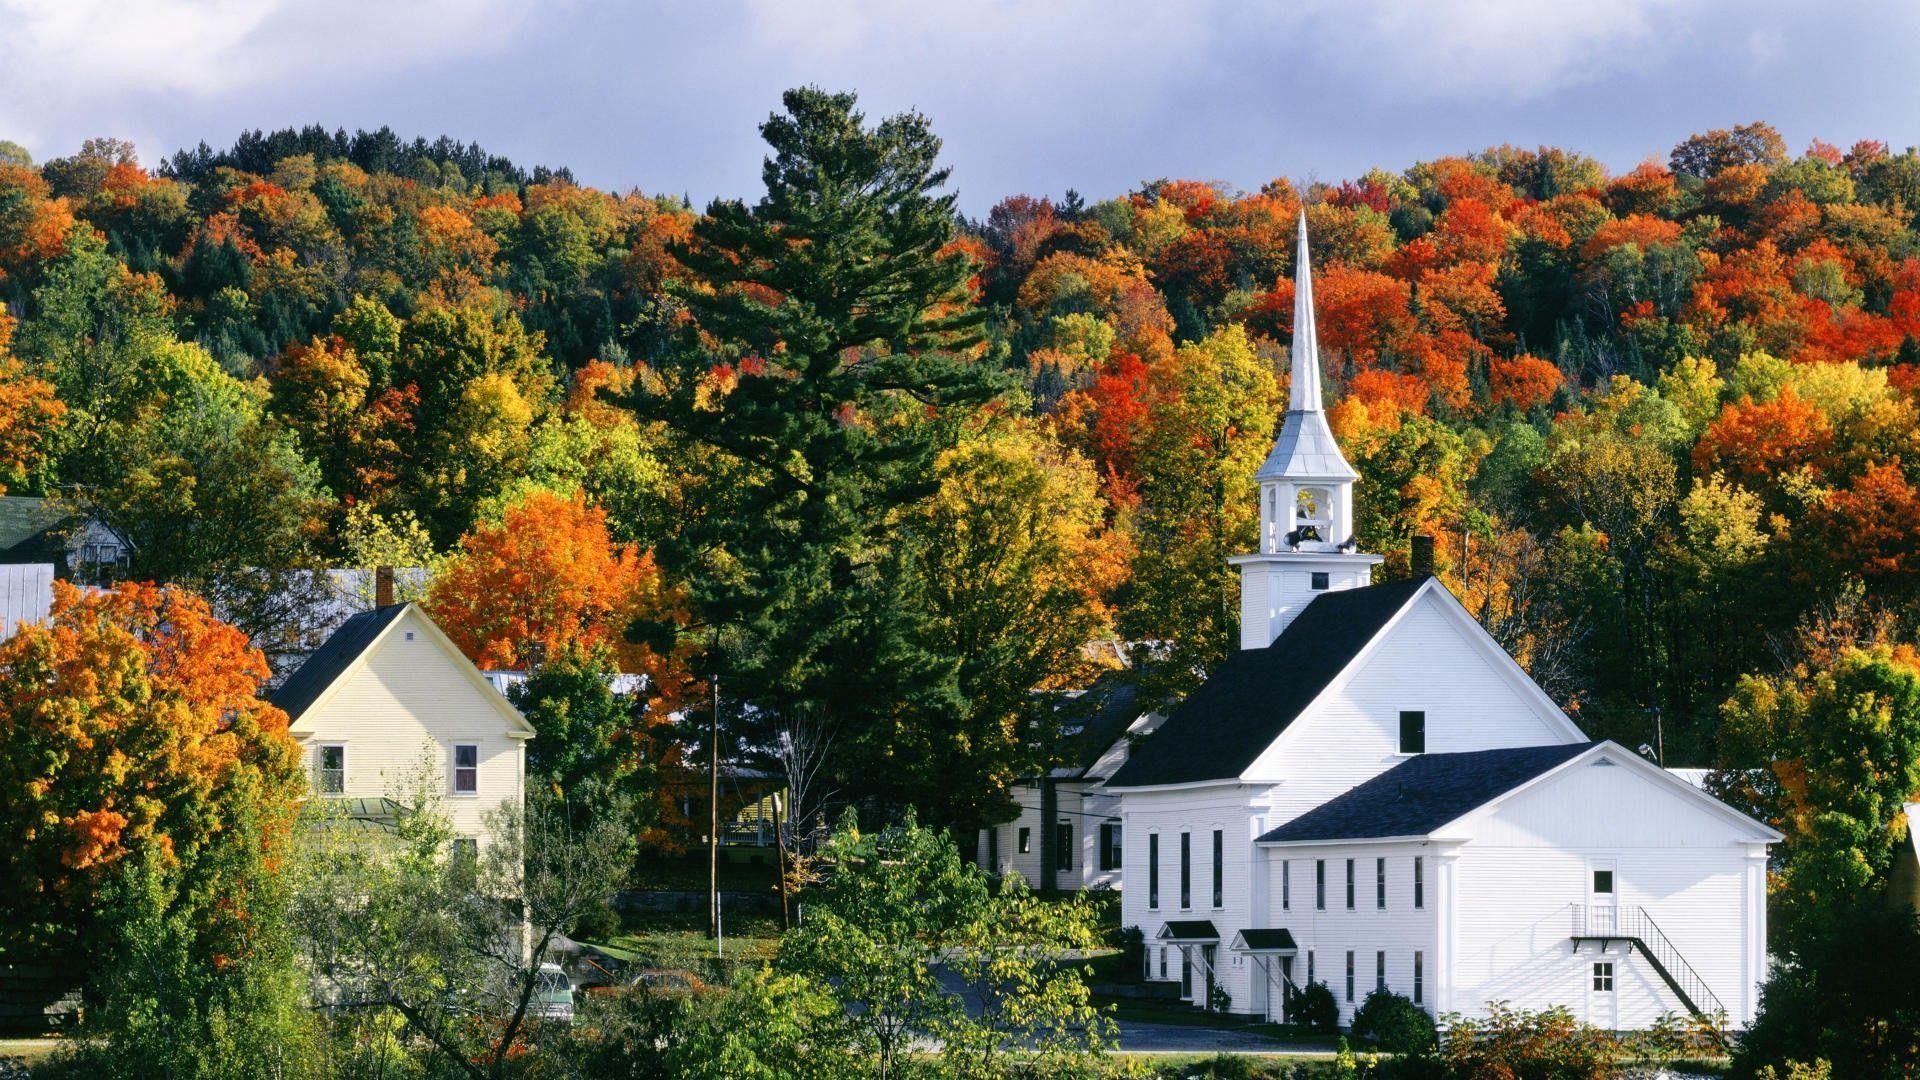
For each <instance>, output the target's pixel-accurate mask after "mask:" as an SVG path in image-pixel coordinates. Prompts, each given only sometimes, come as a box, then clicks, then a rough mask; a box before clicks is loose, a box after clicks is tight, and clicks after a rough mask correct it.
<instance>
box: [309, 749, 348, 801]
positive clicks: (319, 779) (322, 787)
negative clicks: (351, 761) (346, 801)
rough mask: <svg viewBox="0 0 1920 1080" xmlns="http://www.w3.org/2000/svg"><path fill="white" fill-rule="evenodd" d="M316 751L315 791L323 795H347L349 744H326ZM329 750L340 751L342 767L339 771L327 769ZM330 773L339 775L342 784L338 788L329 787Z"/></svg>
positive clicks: (314, 764)
mask: <svg viewBox="0 0 1920 1080" xmlns="http://www.w3.org/2000/svg"><path fill="white" fill-rule="evenodd" d="M314 749H315V755H314V760H313V786H314V788H315V790H317V791H318V792H319V793H320V794H322V795H345V794H346V793H347V744H346V743H343V742H324V743H321V744H319V745H318V746H316V747H315V748H314ZM329 750H338V751H340V767H339V768H338V769H328V768H327V751H329ZM329 772H334V773H338V774H339V776H340V784H339V786H338V787H334V788H329V787H327V774H328V773H329Z"/></svg>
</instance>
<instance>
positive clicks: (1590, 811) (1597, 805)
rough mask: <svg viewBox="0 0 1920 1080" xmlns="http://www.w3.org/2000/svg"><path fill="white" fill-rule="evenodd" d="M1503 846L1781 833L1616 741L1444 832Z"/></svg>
mask: <svg viewBox="0 0 1920 1080" xmlns="http://www.w3.org/2000/svg"><path fill="white" fill-rule="evenodd" d="M1442 832H1443V833H1445V834H1448V835H1453V834H1458V835H1459V836H1461V837H1462V838H1463V839H1465V838H1471V839H1472V840H1473V842H1475V843H1477V844H1486V845H1497V846H1502V847H1539V846H1551V847H1560V848H1574V849H1580V848H1620V849H1628V848H1675V847H1683V848H1684V847H1719V846H1724V845H1727V844H1738V843H1756V842H1763V841H1767V842H1770V841H1774V840H1778V839H1779V834H1778V833H1776V832H1774V831H1773V830H1772V829H1769V828H1767V827H1766V826H1765V825H1762V824H1761V823H1759V822H1757V821H1754V820H1752V819H1751V818H1748V817H1746V816H1745V815H1743V814H1741V813H1739V812H1738V811H1736V810H1734V809H1733V808H1731V807H1729V806H1727V805H1725V804H1724V803H1721V802H1719V801H1718V800H1716V799H1714V798H1713V797H1712V796H1710V795H1707V794H1705V793H1704V792H1702V791H1700V790H1698V789H1697V788H1694V787H1693V786H1692V785H1690V784H1688V783H1687V782H1686V781H1684V780H1681V779H1679V778H1678V777H1675V776H1673V775H1671V774H1669V773H1666V772H1664V771H1663V770H1661V769H1659V768H1658V767H1656V766H1654V765H1653V764H1652V763H1650V762H1648V761H1646V760H1645V759H1643V758H1640V757H1637V756H1636V755H1634V754H1633V752H1632V751H1630V750H1628V749H1626V748H1625V747H1623V746H1620V745H1618V744H1616V743H1602V744H1600V746H1599V748H1598V750H1597V752H1595V753H1593V754H1590V755H1588V756H1586V757H1584V758H1582V759H1580V760H1577V761H1574V762H1572V763H1571V764H1569V765H1567V766H1566V767H1564V768H1561V769H1558V770H1556V771H1554V772H1552V773H1550V774H1548V775H1546V776H1543V777H1541V778H1540V779H1539V780H1538V781H1537V782H1535V783H1533V784H1531V785H1529V786H1526V787H1524V788H1522V789H1520V790H1517V791H1515V792H1513V793H1512V794H1510V795H1508V796H1507V797H1505V798H1503V799H1500V800H1499V801H1497V802H1495V803H1493V804H1491V805H1489V806H1486V807H1484V808H1482V809H1481V810H1479V811H1478V812H1476V813H1473V814H1469V815H1466V816H1464V817H1463V818H1462V819H1461V820H1459V821H1457V822H1454V823H1453V824H1452V825H1450V826H1448V827H1447V828H1445V829H1443V830H1442Z"/></svg>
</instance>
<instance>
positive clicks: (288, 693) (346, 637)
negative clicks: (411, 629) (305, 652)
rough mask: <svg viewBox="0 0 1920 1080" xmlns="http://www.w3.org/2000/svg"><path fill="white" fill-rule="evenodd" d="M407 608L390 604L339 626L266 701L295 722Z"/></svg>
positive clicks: (366, 612) (349, 619)
mask: <svg viewBox="0 0 1920 1080" xmlns="http://www.w3.org/2000/svg"><path fill="white" fill-rule="evenodd" d="M408 606H409V605H406V604H394V605H392V606H390V607H383V608H375V609H373V610H372V611H362V612H360V613H359V614H358V615H354V616H352V617H350V618H348V619H347V621H346V622H343V623H341V624H340V629H338V630H335V631H334V632H333V633H332V634H331V635H330V636H329V637H328V638H327V640H326V642H325V644H323V645H321V646H320V647H319V648H318V649H315V650H314V651H313V653H312V655H310V656H308V657H307V662H306V663H304V664H301V665H300V667H299V670H297V671H295V672H294V673H293V674H292V675H290V676H288V677H287V681H286V682H283V683H281V684H280V687H279V689H277V690H275V691H274V692H273V693H272V694H271V695H270V696H269V698H268V700H270V701H272V702H273V703H274V704H275V705H278V706H280V708H281V709H283V710H285V711H286V714H287V719H288V720H290V721H294V722H298V721H299V719H300V714H302V713H304V712H306V711H307V709H308V708H310V707H311V706H312V705H313V703H314V702H315V701H318V700H319V699H320V695H321V694H324V693H326V692H327V687H329V686H332V685H333V681H334V680H335V679H337V678H339V677H340V676H341V675H342V674H343V673H344V672H345V671H346V670H347V668H349V667H351V666H352V665H353V662H354V661H355V660H358V659H359V658H360V654H361V653H364V652H366V651H367V646H369V645H372V644H373V639H375V638H377V637H379V636H380V632H381V631H382V630H385V629H386V628H387V627H388V626H389V625H391V624H392V623H393V620H395V619H397V618H399V617H400V613H401V612H403V611H405V610H407V607H408Z"/></svg>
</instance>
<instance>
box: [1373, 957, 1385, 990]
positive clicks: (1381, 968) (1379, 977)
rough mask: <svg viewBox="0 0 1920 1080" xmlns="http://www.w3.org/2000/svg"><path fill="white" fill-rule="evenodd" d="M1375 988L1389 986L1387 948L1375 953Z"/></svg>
mask: <svg viewBox="0 0 1920 1080" xmlns="http://www.w3.org/2000/svg"><path fill="white" fill-rule="evenodd" d="M1373 988H1374V989H1375V990H1385V989H1386V988H1387V951H1386V950H1385V949H1382V950H1380V951H1379V952H1377V953H1374V954H1373Z"/></svg>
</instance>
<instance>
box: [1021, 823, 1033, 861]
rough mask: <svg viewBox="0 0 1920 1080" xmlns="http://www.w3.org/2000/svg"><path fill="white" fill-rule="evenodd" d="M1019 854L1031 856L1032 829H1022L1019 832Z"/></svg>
mask: <svg viewBox="0 0 1920 1080" xmlns="http://www.w3.org/2000/svg"><path fill="white" fill-rule="evenodd" d="M1020 854H1022V855H1031V854H1033V830H1032V829H1028V828H1022V829H1021V830H1020Z"/></svg>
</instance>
